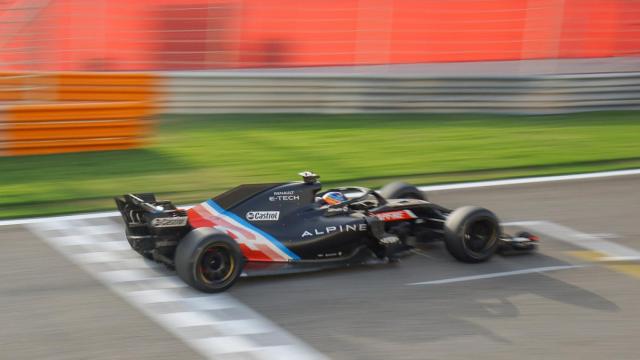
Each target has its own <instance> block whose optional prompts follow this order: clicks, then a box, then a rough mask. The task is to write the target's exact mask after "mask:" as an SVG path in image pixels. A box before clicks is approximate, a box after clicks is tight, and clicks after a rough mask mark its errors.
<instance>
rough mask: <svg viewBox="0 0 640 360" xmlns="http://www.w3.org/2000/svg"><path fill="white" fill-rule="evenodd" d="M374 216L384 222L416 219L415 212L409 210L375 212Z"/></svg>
mask: <svg viewBox="0 0 640 360" xmlns="http://www.w3.org/2000/svg"><path fill="white" fill-rule="evenodd" d="M375 215H376V217H377V218H378V219H380V220H382V221H384V222H388V221H399V220H411V219H417V218H418V217H417V216H416V214H414V213H413V211H411V210H398V211H389V212H383V213H378V214H375Z"/></svg>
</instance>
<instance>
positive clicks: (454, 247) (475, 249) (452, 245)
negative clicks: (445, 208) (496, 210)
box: [444, 206, 500, 263]
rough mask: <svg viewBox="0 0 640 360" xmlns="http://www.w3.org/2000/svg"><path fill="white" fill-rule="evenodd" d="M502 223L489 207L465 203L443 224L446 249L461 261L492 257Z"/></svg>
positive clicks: (482, 259) (474, 260)
mask: <svg viewBox="0 0 640 360" xmlns="http://www.w3.org/2000/svg"><path fill="white" fill-rule="evenodd" d="M499 236H500V224H499V222H498V218H497V217H496V216H495V215H494V214H493V213H492V212H491V211H489V210H487V209H484V208H481V207H476V206H464V207H461V208H458V209H456V210H454V211H453V212H452V213H451V214H449V216H448V217H447V220H446V222H445V225H444V240H445V244H446V246H447V250H448V251H449V253H450V254H451V255H453V257H455V258H456V259H458V260H460V261H464V262H469V263H477V262H483V261H487V260H489V258H491V256H493V254H494V253H495V252H496V249H497V247H498V238H499Z"/></svg>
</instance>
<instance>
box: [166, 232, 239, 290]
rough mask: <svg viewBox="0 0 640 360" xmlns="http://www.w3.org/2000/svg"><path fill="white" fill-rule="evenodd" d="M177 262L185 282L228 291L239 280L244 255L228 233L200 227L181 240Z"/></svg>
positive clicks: (196, 286)
mask: <svg viewBox="0 0 640 360" xmlns="http://www.w3.org/2000/svg"><path fill="white" fill-rule="evenodd" d="M174 263H175V268H176V272H177V273H178V276H179V277H180V278H181V279H182V280H183V281H184V282H186V283H187V284H189V285H190V286H192V287H194V288H196V289H198V290H201V291H204V292H208V293H216V292H221V291H225V290H227V289H228V288H230V287H231V286H232V285H233V284H234V283H235V282H236V280H238V277H240V274H241V273H242V266H243V265H244V258H243V256H242V252H241V251H240V246H239V245H238V243H237V242H235V241H234V240H233V239H232V238H231V237H229V236H228V235H227V234H224V233H222V232H219V231H217V230H214V229H208V228H198V229H194V230H192V231H191V232H189V233H188V234H187V235H186V236H185V237H184V238H183V239H182V240H180V242H179V243H178V247H177V248H176V253H175V258H174Z"/></svg>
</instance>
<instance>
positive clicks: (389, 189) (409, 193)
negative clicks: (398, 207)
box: [378, 181, 427, 201]
mask: <svg viewBox="0 0 640 360" xmlns="http://www.w3.org/2000/svg"><path fill="white" fill-rule="evenodd" d="M378 193H379V194H380V195H382V197H384V198H385V199H419V200H425V201H426V200H427V197H426V196H425V195H424V194H423V193H422V191H420V189H418V188H417V187H415V186H413V185H410V184H407V183H404V182H401V181H397V182H392V183H390V184H387V185H385V186H384V187H382V189H380V190H379V191H378Z"/></svg>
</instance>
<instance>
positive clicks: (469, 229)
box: [115, 172, 537, 292]
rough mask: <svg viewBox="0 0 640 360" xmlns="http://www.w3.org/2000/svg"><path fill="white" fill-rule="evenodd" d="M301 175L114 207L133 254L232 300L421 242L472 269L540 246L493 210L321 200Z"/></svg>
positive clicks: (332, 192) (379, 196)
mask: <svg viewBox="0 0 640 360" xmlns="http://www.w3.org/2000/svg"><path fill="white" fill-rule="evenodd" d="M300 175H301V176H302V178H303V181H298V182H289V183H275V184H252V185H240V186H238V187H235V188H233V189H231V190H229V191H227V192H225V193H223V194H220V195H218V196H216V197H214V198H212V199H210V200H207V201H205V202H203V203H201V204H198V205H195V206H193V207H191V208H190V209H180V208H176V206H174V205H173V204H172V203H171V202H170V201H160V200H156V198H155V196H154V195H153V194H149V193H146V194H128V195H124V196H122V197H117V198H116V199H115V200H116V204H117V206H118V209H119V211H120V213H121V214H122V217H123V219H124V222H125V225H126V236H127V239H128V241H129V244H130V245H131V247H132V248H133V250H135V251H137V252H138V253H140V254H141V255H142V256H144V257H145V258H147V259H150V260H153V261H156V262H160V263H164V264H166V265H167V266H168V267H170V268H175V270H176V272H177V274H178V276H179V277H180V278H181V279H182V280H183V281H185V282H186V283H187V284H189V285H191V286H192V287H194V288H196V289H199V290H202V291H205V292H220V291H224V290H226V289H228V288H229V287H231V286H232V285H233V284H234V283H235V281H236V280H237V279H238V278H239V277H240V275H241V274H245V275H248V276H251V275H261V274H274V273H282V272H288V271H304V270H317V269H322V268H327V267H335V266H347V265H351V264H358V263H363V262H367V261H378V262H395V261H396V260H397V259H398V257H399V256H401V255H403V254H407V253H410V250H411V249H413V248H414V247H415V246H416V245H418V244H420V243H421V242H430V241H443V242H444V243H445V245H446V248H447V250H448V251H449V253H450V254H451V255H453V257H455V258H456V259H458V260H460V261H463V262H468V263H476V262H482V261H486V260H488V259H489V258H490V257H491V256H492V255H493V254H494V253H496V252H526V251H530V250H533V249H534V248H535V247H536V241H537V238H536V237H535V236H533V235H530V234H527V233H521V234H519V235H518V236H509V235H506V234H503V233H502V231H501V227H500V224H499V222H498V218H497V217H496V216H495V215H494V214H493V213H492V212H491V211H489V210H487V209H484V208H480V207H475V206H464V207H461V208H457V209H455V210H450V209H447V208H444V207H442V206H439V205H436V204H434V203H431V202H429V201H427V199H426V197H425V196H424V195H423V193H422V192H420V191H419V190H418V189H417V188H416V187H414V186H411V185H408V184H405V183H400V182H396V183H391V184H389V185H387V186H385V187H383V188H382V189H381V190H379V191H374V190H371V189H367V188H362V187H341V188H335V189H329V190H325V191H321V188H322V187H321V184H320V183H319V181H318V178H319V177H318V176H317V175H315V174H313V173H311V172H304V173H301V174H300Z"/></svg>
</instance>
